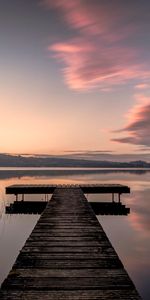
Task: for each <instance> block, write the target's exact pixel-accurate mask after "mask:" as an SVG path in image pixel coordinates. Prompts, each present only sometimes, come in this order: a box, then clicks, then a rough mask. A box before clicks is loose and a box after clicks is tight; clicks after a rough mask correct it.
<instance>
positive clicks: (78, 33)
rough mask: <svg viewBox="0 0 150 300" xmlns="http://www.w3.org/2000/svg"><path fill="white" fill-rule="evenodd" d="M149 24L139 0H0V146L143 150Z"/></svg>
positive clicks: (147, 138) (8, 149)
mask: <svg viewBox="0 0 150 300" xmlns="http://www.w3.org/2000/svg"><path fill="white" fill-rule="evenodd" d="M149 34H150V1H147V0H143V1H140V0H132V1H131V0H126V1H124V0H111V1H110V0H55V1H54V0H11V1H10V0H0V153H37V154H44V153H46V154H52V153H54V154H57V153H63V152H64V151H91V152H93V151H104V152H106V153H107V152H109V151H113V152H114V153H118V154H119V153H131V154H134V153H149V152H150V37H149Z"/></svg>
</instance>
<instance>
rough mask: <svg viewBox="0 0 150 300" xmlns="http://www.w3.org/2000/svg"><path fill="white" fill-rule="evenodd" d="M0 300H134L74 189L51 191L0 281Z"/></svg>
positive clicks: (119, 265)
mask: <svg viewBox="0 0 150 300" xmlns="http://www.w3.org/2000/svg"><path fill="white" fill-rule="evenodd" d="M0 299H3V300H4V299H5V300H19V299H23V300H31V299H32V300H39V299H40V300H98V299H99V300H107V299H109V300H119V299H121V300H140V299H141V298H140V296H139V295H138V293H137V291H136V288H135V286H134V284H133V282H132V281H131V279H130V278H129V276H128V274H127V272H126V271H125V269H124V267H123V265H122V263H121V261H120V259H119V257H118V256H117V254H116V252H115V250H114V248H113V247H112V245H111V243H110V241H109V240H108V238H107V236H106V234H105V232H104V230H103V228H102V226H101V225H100V224H99V222H98V220H97V218H96V216H95V214H94V212H93V210H92V208H91V207H90V205H89V203H88V201H87V199H86V197H85V196H84V193H83V191H82V189H81V188H80V187H66V186H65V187H56V188H55V189H54V192H53V195H52V199H51V200H50V201H49V202H48V204H47V206H46V208H45V210H44V212H43V213H42V215H41V217H40V219H39V221H38V222H37V224H36V226H35V228H34V229H33V231H32V233H31V235H30V236H29V238H28V239H27V241H26V243H25V245H24V247H23V248H22V250H21V251H20V254H19V256H18V258H17V260H16V262H15V264H14V266H13V268H12V270H11V271H10V273H9V275H8V277H7V278H6V280H5V281H4V282H3V284H2V287H1V291H0Z"/></svg>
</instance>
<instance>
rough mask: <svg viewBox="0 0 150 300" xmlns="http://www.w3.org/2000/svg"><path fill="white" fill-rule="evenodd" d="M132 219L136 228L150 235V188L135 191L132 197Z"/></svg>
mask: <svg viewBox="0 0 150 300" xmlns="http://www.w3.org/2000/svg"><path fill="white" fill-rule="evenodd" d="M131 203H132V204H131V210H132V211H131V215H130V220H131V223H132V225H133V226H134V227H135V229H136V230H138V231H141V232H142V234H143V235H144V236H145V235H150V219H149V216H150V189H145V190H143V189H142V190H141V191H140V190H139V191H135V192H134V193H133V195H132V198H131Z"/></svg>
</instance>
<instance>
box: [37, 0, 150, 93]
mask: <svg viewBox="0 0 150 300" xmlns="http://www.w3.org/2000/svg"><path fill="white" fill-rule="evenodd" d="M42 3H43V4H44V5H45V6H46V7H48V9H54V10H56V11H57V13H58V14H60V18H61V19H63V21H64V22H65V24H66V25H67V26H69V28H70V29H71V30H73V37H72V38H70V39H69V40H67V41H66V40H65V41H61V42H60V41H59V42H58V43H56V44H53V45H50V46H49V48H48V49H49V51H50V52H51V53H53V55H54V56H55V58H56V59H58V61H60V62H61V66H62V70H63V75H64V79H65V82H66V83H67V85H68V86H69V87H70V88H71V89H74V90H87V89H92V88H95V87H98V88H99V89H101V90H102V91H105V90H108V89H111V88H112V87H113V86H116V85H120V84H125V83H127V82H129V81H130V80H136V81H137V86H138V82H139V80H140V81H141V79H147V78H149V77H150V71H148V69H147V66H146V65H145V64H143V62H141V63H140V59H139V51H138V50H137V48H135V49H134V48H133V47H131V46H130V47H129V46H128V47H127V43H126V40H127V39H128V38H129V37H132V35H133V33H136V31H137V24H134V25H133V22H131V21H130V18H131V17H134V12H132V13H131V12H130V10H129V9H128V7H126V6H125V7H124V6H123V5H121V4H120V3H119V4H118V5H115V7H114V1H113V3H109V5H108V3H105V2H103V1H88V0H86V1H85V0H76V1H74V0H69V1H68V0H55V1H53V0H43V1H42Z"/></svg>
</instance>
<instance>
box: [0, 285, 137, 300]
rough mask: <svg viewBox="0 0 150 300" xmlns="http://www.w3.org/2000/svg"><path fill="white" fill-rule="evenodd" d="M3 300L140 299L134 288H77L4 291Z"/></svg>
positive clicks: (2, 293)
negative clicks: (73, 289) (70, 289)
mask: <svg viewBox="0 0 150 300" xmlns="http://www.w3.org/2000/svg"><path fill="white" fill-rule="evenodd" d="M0 296H1V299H2V300H20V299H21V300H31V299H34V300H41V299H44V300H108V299H109V300H140V299H141V298H140V297H139V296H138V294H137V292H136V291H135V290H134V289H131V288H130V289H128V290H120V289H119V288H118V289H117V288H116V289H114V290H98V289H97V290H80V291H79V290H76V291H50V292H49V291H27V290H22V291H16V290H8V291H2V292H1V294H0Z"/></svg>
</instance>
